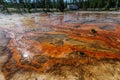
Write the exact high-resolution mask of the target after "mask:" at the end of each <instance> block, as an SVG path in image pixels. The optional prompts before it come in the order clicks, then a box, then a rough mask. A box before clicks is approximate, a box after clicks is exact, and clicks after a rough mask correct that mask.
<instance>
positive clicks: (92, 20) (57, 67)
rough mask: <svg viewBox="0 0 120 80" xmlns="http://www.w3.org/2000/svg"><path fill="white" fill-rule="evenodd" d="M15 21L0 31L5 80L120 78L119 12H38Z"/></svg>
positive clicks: (110, 79)
mask: <svg viewBox="0 0 120 80" xmlns="http://www.w3.org/2000/svg"><path fill="white" fill-rule="evenodd" d="M14 24H15V26H14V27H13V28H11V29H1V31H0V34H1V35H0V39H1V42H0V45H1V46H2V47H0V57H1V59H3V60H1V61H0V63H1V64H2V65H1V71H2V74H4V76H5V79H6V80H27V79H29V80H61V79H62V80H80V79H82V80H92V79H95V80H101V76H102V79H106V80H107V79H109V80H114V79H115V80H117V79H118V80H119V79H120V77H119V76H118V75H119V71H120V67H119V66H120V65H119V63H120V46H119V45H120V32H119V30H120V15H119V14H112V13H80V12H71V13H61V14H58V13H48V14H39V13H38V14H31V15H29V16H28V17H26V16H25V17H24V19H22V20H21V21H20V22H15V23H14ZM91 29H95V30H96V32H97V33H93V32H91ZM3 45H4V46H3ZM113 66H114V67H113ZM92 69H94V70H93V71H92ZM98 69H100V70H98ZM75 72H76V73H75ZM96 72H98V73H96ZM108 73H109V74H108ZM91 74H92V75H91ZM102 74H104V75H107V76H109V78H108V77H106V76H104V75H102ZM76 75H77V76H76ZM88 75H91V76H88ZM98 75H100V76H98ZM22 76H24V77H22ZM49 77H51V78H49Z"/></svg>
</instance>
